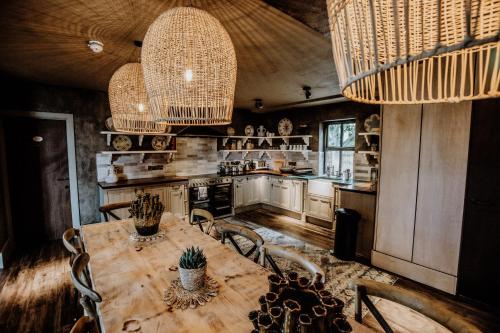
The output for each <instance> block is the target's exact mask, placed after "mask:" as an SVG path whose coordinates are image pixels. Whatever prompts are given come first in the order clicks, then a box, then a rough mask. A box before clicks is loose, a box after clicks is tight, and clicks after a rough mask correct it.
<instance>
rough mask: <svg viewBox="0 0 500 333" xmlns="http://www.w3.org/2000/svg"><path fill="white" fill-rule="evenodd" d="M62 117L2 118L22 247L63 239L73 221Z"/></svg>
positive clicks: (18, 241)
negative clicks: (59, 118) (55, 118)
mask: <svg viewBox="0 0 500 333" xmlns="http://www.w3.org/2000/svg"><path fill="white" fill-rule="evenodd" d="M66 126H67V125H66V122H65V121H64V120H52V119H39V118H31V117H7V118H4V136H5V138H4V139H5V147H6V163H7V175H8V182H9V196H10V203H11V219H12V225H13V231H14V239H15V242H16V244H18V246H22V247H26V246H28V245H30V246H31V245H35V244H40V243H42V242H44V241H47V240H54V239H60V237H61V235H62V233H63V232H64V230H65V229H67V228H69V227H71V226H72V213H71V193H70V181H69V179H70V177H69V161H68V142H67V128H66Z"/></svg>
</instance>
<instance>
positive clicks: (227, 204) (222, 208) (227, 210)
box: [212, 184, 233, 217]
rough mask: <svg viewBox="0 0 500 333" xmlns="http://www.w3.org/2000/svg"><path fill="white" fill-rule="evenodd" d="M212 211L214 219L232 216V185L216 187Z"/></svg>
mask: <svg viewBox="0 0 500 333" xmlns="http://www.w3.org/2000/svg"><path fill="white" fill-rule="evenodd" d="M212 209H213V213H212V214H213V215H214V217H220V216H226V215H231V214H232V212H233V186H232V184H218V185H214V190H213V200H212Z"/></svg>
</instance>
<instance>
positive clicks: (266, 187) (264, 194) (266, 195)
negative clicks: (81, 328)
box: [260, 176, 271, 203]
mask: <svg viewBox="0 0 500 333" xmlns="http://www.w3.org/2000/svg"><path fill="white" fill-rule="evenodd" d="M270 198H271V180H270V177H269V176H262V177H260V201H261V202H263V203H269V202H270Z"/></svg>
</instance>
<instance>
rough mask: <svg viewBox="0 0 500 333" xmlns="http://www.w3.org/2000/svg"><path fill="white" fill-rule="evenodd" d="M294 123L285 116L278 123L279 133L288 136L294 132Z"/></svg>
mask: <svg viewBox="0 0 500 333" xmlns="http://www.w3.org/2000/svg"><path fill="white" fill-rule="evenodd" d="M292 130H293V125H292V121H291V120H290V119H288V118H283V119H281V120H280V121H279V123H278V133H279V135H281V136H288V135H290V134H292Z"/></svg>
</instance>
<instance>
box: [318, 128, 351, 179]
mask: <svg viewBox="0 0 500 333" xmlns="http://www.w3.org/2000/svg"><path fill="white" fill-rule="evenodd" d="M344 124H353V125H354V146H353V147H343V146H340V147H333V146H332V147H330V146H328V127H329V126H330V125H341V127H340V144H341V145H342V144H343V141H342V138H343V137H344ZM323 141H324V142H323V152H324V158H323V171H324V173H325V174H326V167H327V163H326V162H327V159H326V153H327V152H328V151H338V152H339V166H340V170H342V152H343V151H352V152H353V161H352V162H353V163H352V164H353V168H354V153H355V152H356V119H355V118H349V119H342V120H331V121H326V122H324V123H323ZM337 171H338V170H337ZM351 172H354V170H351Z"/></svg>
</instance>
